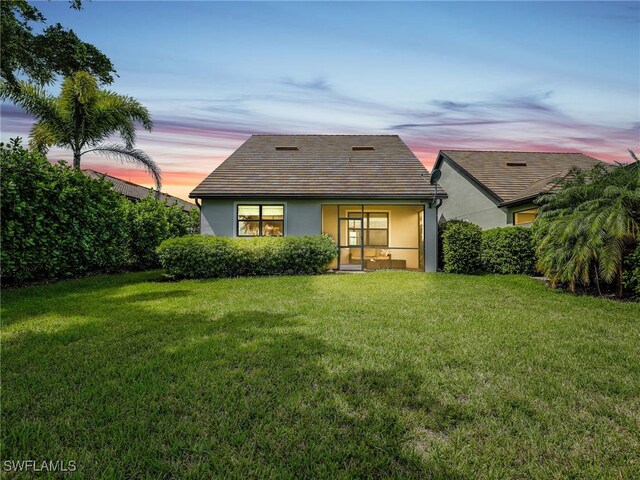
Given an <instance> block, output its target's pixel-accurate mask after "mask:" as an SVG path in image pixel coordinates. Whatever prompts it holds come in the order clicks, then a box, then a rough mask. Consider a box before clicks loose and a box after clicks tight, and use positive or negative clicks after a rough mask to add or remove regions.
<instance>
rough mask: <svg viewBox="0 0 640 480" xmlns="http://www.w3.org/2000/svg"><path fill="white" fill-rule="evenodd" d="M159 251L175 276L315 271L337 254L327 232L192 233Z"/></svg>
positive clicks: (319, 270)
mask: <svg viewBox="0 0 640 480" xmlns="http://www.w3.org/2000/svg"><path fill="white" fill-rule="evenodd" d="M157 252H158V256H159V258H160V263H161V264H162V267H163V268H164V269H165V270H166V271H167V273H169V274H170V275H173V276H175V277H176V278H224V277H239V276H254V275H255V276H258V275H298V274H316V273H321V272H323V271H325V270H326V267H327V265H328V264H329V263H330V262H331V261H332V260H333V259H335V258H336V256H337V254H338V250H337V247H336V245H335V243H334V242H333V240H332V239H331V238H330V237H328V236H326V235H322V236H315V237H312V236H305V237H272V238H251V239H244V238H226V237H215V236H211V235H191V236H186V237H182V238H173V239H170V240H166V241H164V242H162V244H160V246H159V247H158V249H157Z"/></svg>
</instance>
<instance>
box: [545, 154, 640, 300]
mask: <svg viewBox="0 0 640 480" xmlns="http://www.w3.org/2000/svg"><path fill="white" fill-rule="evenodd" d="M631 156H632V157H633V158H634V161H635V162H634V163H633V164H630V165H626V166H616V167H612V168H605V167H604V166H602V165H598V166H596V167H594V168H593V169H591V170H589V171H580V170H573V171H572V172H570V174H569V175H568V176H566V177H565V178H564V179H561V180H560V181H559V182H558V184H557V187H556V188H555V189H553V190H552V191H551V192H550V193H548V194H547V195H544V196H542V197H541V198H540V200H539V204H540V205H541V206H540V214H539V217H538V219H537V220H536V227H535V231H536V238H537V240H538V247H537V253H538V268H539V269H540V270H541V271H542V272H543V273H544V274H545V275H547V276H548V277H549V278H550V279H551V282H552V284H556V283H567V284H568V285H569V288H570V289H571V290H572V291H573V290H575V287H576V284H577V283H581V284H583V285H589V284H590V282H591V280H595V281H596V283H597V285H598V288H600V281H601V280H602V281H603V282H605V283H612V282H614V281H616V282H617V294H618V296H622V293H623V292H622V286H623V285H622V277H623V262H624V258H625V256H626V255H627V254H628V253H629V252H630V250H631V249H632V248H633V247H634V246H635V244H636V243H637V242H638V235H639V234H640V170H639V169H638V160H637V157H635V155H634V154H633V152H631Z"/></svg>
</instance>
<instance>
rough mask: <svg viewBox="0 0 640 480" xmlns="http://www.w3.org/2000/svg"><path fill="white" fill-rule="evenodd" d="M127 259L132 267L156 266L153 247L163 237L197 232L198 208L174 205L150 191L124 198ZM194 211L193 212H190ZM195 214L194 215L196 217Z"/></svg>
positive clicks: (160, 241)
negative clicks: (137, 197) (143, 195)
mask: <svg viewBox="0 0 640 480" xmlns="http://www.w3.org/2000/svg"><path fill="white" fill-rule="evenodd" d="M127 203H128V205H127V206H126V208H125V218H126V220H125V221H126V224H127V231H128V237H127V253H128V263H129V265H130V267H131V268H134V269H149V268H156V267H158V266H160V262H159V261H158V254H157V253H156V248H157V247H158V245H160V244H161V243H162V242H163V241H164V240H166V239H168V238H174V237H182V236H184V235H190V234H194V233H197V231H198V229H199V223H200V211H199V210H198V209H193V210H191V211H184V210H182V208H180V207H179V206H177V205H167V203H166V202H165V201H159V200H157V199H156V198H155V197H154V196H153V195H149V196H148V197H146V198H144V199H143V200H140V201H138V202H127ZM194 214H195V215H194ZM196 215H197V217H196Z"/></svg>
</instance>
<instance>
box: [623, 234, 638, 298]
mask: <svg viewBox="0 0 640 480" xmlns="http://www.w3.org/2000/svg"><path fill="white" fill-rule="evenodd" d="M623 268H624V273H623V279H624V289H625V292H627V294H629V295H632V296H635V297H637V298H639V299H640V240H636V246H635V248H634V249H633V250H632V251H631V253H630V254H629V255H627V256H626V257H625V259H624V264H623Z"/></svg>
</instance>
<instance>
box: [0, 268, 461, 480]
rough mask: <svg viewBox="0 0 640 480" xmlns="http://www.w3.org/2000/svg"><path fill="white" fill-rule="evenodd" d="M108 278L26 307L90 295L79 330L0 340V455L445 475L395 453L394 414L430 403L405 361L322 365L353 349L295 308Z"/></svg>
mask: <svg viewBox="0 0 640 480" xmlns="http://www.w3.org/2000/svg"><path fill="white" fill-rule="evenodd" d="M299 282H300V283H299V284H298V285H301V284H302V282H308V279H306V278H304V277H301V278H300V279H299ZM106 283H107V285H106V286H105V287H104V288H102V289H99V290H98V291H97V292H96V291H95V290H90V291H81V292H80V293H78V292H76V294H77V295H76V296H74V297H66V298H65V297H64V296H61V298H59V299H57V300H56V301H55V302H50V303H47V304H46V306H45V307H42V306H41V307H37V308H35V311H36V312H40V310H41V309H42V308H45V309H46V310H47V313H50V314H58V315H60V316H63V317H64V316H65V315H68V314H69V312H70V310H72V305H74V304H76V305H79V304H81V303H82V301H83V300H82V299H83V295H85V294H86V295H90V296H94V295H100V296H101V298H102V300H101V301H100V302H99V303H97V304H96V305H94V307H93V308H92V309H90V310H86V311H83V312H82V317H83V321H82V322H80V323H69V324H67V325H64V326H63V327H62V328H59V329H57V330H53V331H49V332H47V331H40V330H38V329H36V330H31V331H25V332H22V333H20V335H18V336H17V337H15V338H11V339H9V340H8V341H5V342H4V345H3V347H4V352H3V353H4V356H3V360H4V365H3V367H4V374H5V375H4V381H5V389H4V393H3V398H2V400H3V409H4V411H3V413H4V420H5V421H4V422H2V437H3V439H4V442H5V448H4V452H3V453H4V458H7V459H24V458H36V459H48V458H52V459H74V460H76V461H77V464H78V468H79V472H78V473H79V474H80V475H81V476H82V477H83V478H91V477H97V476H100V475H103V474H104V475H106V476H109V475H116V476H124V477H133V476H139V475H143V476H144V475H146V476H150V477H162V476H168V477H182V478H188V477H198V478H211V477H214V476H215V477H247V476H248V477H285V478H293V477H295V478H301V477H302V478H304V477H312V478H318V477H320V478H325V477H331V478H333V477H340V476H342V477H354V476H357V477H396V478H423V477H425V476H432V475H436V476H437V475H444V476H447V477H448V478H454V477H455V474H454V472H453V471H451V470H448V469H447V467H446V465H444V464H442V463H440V464H437V463H427V464H425V461H424V459H423V458H421V457H420V456H419V455H418V454H417V453H416V452H415V449H413V448H412V447H411V446H410V445H408V442H409V440H410V437H411V431H410V429H409V427H408V426H407V425H406V423H405V422H404V421H403V414H404V413H405V412H406V411H408V410H409V411H410V410H416V409H426V410H430V409H434V411H435V410H437V409H438V408H439V406H438V404H437V402H436V401H435V400H434V399H433V398H432V397H430V396H429V395H428V394H426V393H424V392H422V390H421V388H420V386H421V384H422V383H423V380H422V378H421V376H420V375H419V374H418V373H417V372H416V371H415V370H414V369H413V368H412V366H411V365H407V364H398V365H395V366H393V367H391V368H388V369H385V370H383V371H377V370H376V371H374V370H358V371H351V370H348V369H345V370H344V371H343V370H337V371H335V370H334V371H331V370H330V369H329V368H328V367H327V365H331V366H340V365H344V364H348V360H349V359H350V358H351V355H352V353H351V352H350V351H349V350H347V349H345V348H340V347H337V346H334V345H330V344H328V343H326V342H325V341H323V340H322V339H320V338H319V337H316V336H314V335H311V334H309V333H308V330H305V328H304V324H305V320H304V318H303V317H302V316H301V315H299V314H298V313H297V312H296V311H294V310H292V311H289V312H287V313H280V312H273V311H269V310H267V309H260V308H255V309H251V308H248V309H241V310H233V311H220V312H215V313H213V314H212V313H211V311H210V310H206V309H204V308H200V307H199V302H198V298H197V294H194V293H191V292H189V291H187V290H173V291H152V292H141V293H133V294H130V295H127V294H122V291H121V290H120V289H119V285H118V284H117V282H116V283H109V282H106ZM109 285H110V287H109ZM176 286H177V285H176ZM303 287H304V285H303ZM110 288H111V289H110ZM174 288H175V286H174ZM308 288H311V287H310V286H308ZM83 292H84V293H83ZM190 295H193V296H194V298H193V300H192V299H189V298H188V297H189V296H190ZM166 298H172V299H175V300H177V301H179V302H182V303H180V305H181V306H188V307H189V308H188V311H187V313H185V310H186V309H184V310H176V309H174V308H157V306H156V305H155V304H154V303H153V302H156V301H161V300H164V299H166ZM149 302H151V303H149ZM27 313H28V312H25V315H26V314H27ZM31 313H33V311H32V312H31ZM70 313H71V314H72V315H73V314H74V312H73V311H71V312H70ZM432 462H435V461H432Z"/></svg>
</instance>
